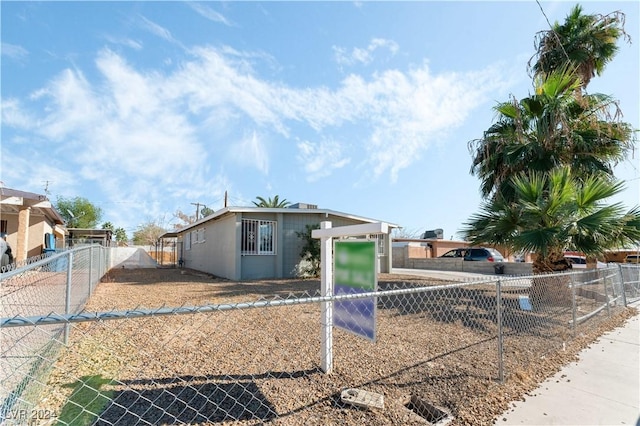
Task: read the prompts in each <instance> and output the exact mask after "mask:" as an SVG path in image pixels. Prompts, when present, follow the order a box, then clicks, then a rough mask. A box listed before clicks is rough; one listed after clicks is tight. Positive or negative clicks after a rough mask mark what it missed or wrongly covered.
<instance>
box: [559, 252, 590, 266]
mask: <svg viewBox="0 0 640 426" xmlns="http://www.w3.org/2000/svg"><path fill="white" fill-rule="evenodd" d="M564 258H565V259H567V260H568V261H569V262H570V263H571V267H572V268H573V269H586V268H587V258H586V256H581V255H579V254H575V253H565V254H564Z"/></svg>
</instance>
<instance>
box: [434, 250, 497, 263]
mask: <svg viewBox="0 0 640 426" xmlns="http://www.w3.org/2000/svg"><path fill="white" fill-rule="evenodd" d="M440 257H443V258H446V257H449V258H455V257H462V258H463V259H464V260H469V261H487V262H504V256H502V254H500V252H499V251H498V250H496V249H493V248H489V247H464V248H457V249H453V250H449V251H448V252H446V253H445V254H443V255H442V256H440Z"/></svg>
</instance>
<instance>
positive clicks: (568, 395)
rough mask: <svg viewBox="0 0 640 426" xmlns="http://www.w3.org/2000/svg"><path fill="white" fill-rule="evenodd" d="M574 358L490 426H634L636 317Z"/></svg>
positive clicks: (638, 361)
mask: <svg viewBox="0 0 640 426" xmlns="http://www.w3.org/2000/svg"><path fill="white" fill-rule="evenodd" d="M630 306H633V307H636V308H638V307H640V302H636V303H634V304H631V305H630ZM579 357H580V359H579V360H578V362H572V363H571V364H569V365H567V366H565V367H564V368H563V369H562V370H561V371H560V372H558V373H557V374H556V375H555V376H553V377H551V378H549V379H547V380H546V381H545V382H543V383H542V384H541V385H540V386H539V387H538V388H537V389H536V390H534V391H532V392H531V395H535V396H528V397H527V398H526V401H517V402H515V403H513V407H514V408H511V409H509V410H507V412H505V413H504V414H503V415H501V416H498V417H497V418H496V419H495V423H494V424H495V425H637V426H640V315H636V316H635V317H633V318H631V319H629V320H627V322H626V323H625V325H624V326H622V327H620V328H616V329H615V330H612V331H610V332H608V333H606V334H604V335H602V336H601V337H600V338H599V339H598V341H597V342H595V343H593V344H592V345H591V346H590V347H589V348H587V349H584V350H583V351H582V352H580V354H579Z"/></svg>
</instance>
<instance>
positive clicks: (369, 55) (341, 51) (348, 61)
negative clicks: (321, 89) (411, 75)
mask: <svg viewBox="0 0 640 426" xmlns="http://www.w3.org/2000/svg"><path fill="white" fill-rule="evenodd" d="M378 49H387V50H388V52H389V53H390V54H391V56H393V55H395V54H396V53H397V52H398V50H399V46H398V43H396V42H395V41H393V40H386V39H383V38H374V39H372V40H371V42H370V43H369V45H368V46H367V47H365V48H361V47H354V48H353V49H351V52H349V50H348V49H346V48H344V47H339V46H333V53H334V58H335V60H336V62H337V63H338V64H340V65H349V66H351V65H356V64H363V65H368V64H369V63H371V62H372V61H373V59H374V57H373V54H374V53H375V51H376V50H378Z"/></svg>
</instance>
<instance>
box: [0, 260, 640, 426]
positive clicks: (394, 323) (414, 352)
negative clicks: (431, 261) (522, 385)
mask: <svg viewBox="0 0 640 426" xmlns="http://www.w3.org/2000/svg"><path fill="white" fill-rule="evenodd" d="M80 257H81V255H79V254H78V253H76V254H75V255H74V258H73V260H71V261H70V262H71V263H73V264H74V266H75V265H76V262H78V260H77V259H79V258H80ZM89 258H90V259H93V257H89ZM96 261H97V260H95V259H93V260H90V261H88V260H83V261H82V262H80V264H78V266H77V269H79V270H80V271H84V272H83V273H84V275H82V273H81V274H80V276H82V277H83V278H82V279H85V278H87V277H91V278H95V277H96V276H97V275H94V274H93V273H91V272H88V271H89V270H91V269H92V268H90V267H88V265H87V262H89V263H91V262H93V264H95V262H96ZM636 272H637V270H631V271H627V269H626V268H618V267H615V268H609V269H606V270H593V271H591V270H590V271H584V272H576V273H571V274H555V275H544V276H531V277H504V278H502V279H500V280H497V281H496V280H494V279H492V280H488V281H480V282H473V283H459V284H447V285H441V284H436V283H429V282H428V280H425V281H424V282H419V283H416V282H399V283H395V284H390V285H386V286H384V287H383V288H380V289H379V291H377V292H375V293H366V294H362V295H341V296H327V297H321V296H319V294H298V295H291V296H289V297H285V298H279V297H269V298H266V299H262V300H259V301H252V302H238V301H234V302H230V303H218V304H207V305H199V306H181V307H160V308H155V309H134V310H113V311H103V312H80V311H79V310H76V311H66V310H65V311H63V310H60V311H57V310H56V309H48V308H51V307H52V306H53V304H51V305H49V306H48V308H45V309H44V311H42V310H41V311H36V312H29V311H27V310H24V309H21V313H19V314H11V315H3V318H2V319H1V321H0V335H1V336H2V339H3V340H4V341H6V340H7V339H9V342H10V345H11V346H12V349H11V351H12V352H3V354H2V357H1V358H0V366H1V367H2V371H3V372H4V371H11V372H12V374H11V376H10V377H4V376H3V380H2V385H1V387H0V392H2V393H1V394H0V395H1V396H2V399H3V401H4V403H3V411H2V412H0V414H1V415H2V416H3V417H2V419H3V420H5V421H6V422H7V424H12V423H11V422H14V423H16V424H20V422H18V417H19V416H21V415H23V414H24V413H32V412H35V413H43V415H44V416H47V415H50V416H56V420H57V421H58V423H59V424H94V423H95V424H100V425H118V424H127V425H130V424H145V425H147V424H148V425H155V424H184V423H187V424H192V423H205V424H206V423H209V424H210V423H219V422H228V423H238V424H243V423H247V422H248V423H251V424H255V423H260V422H266V421H272V420H275V419H280V420H281V421H282V422H283V423H288V422H290V423H292V424H325V423H326V422H327V421H331V415H332V412H333V411H335V409H336V404H339V397H338V396H337V395H336V390H338V389H344V388H349V387H354V386H356V387H363V388H366V389H367V390H369V391H372V392H376V393H379V394H383V395H385V398H387V400H390V401H400V400H404V399H406V398H407V397H408V396H410V397H411V398H410V400H407V407H414V408H415V406H416V405H420V404H419V402H415V401H421V400H422V399H425V400H429V401H432V402H434V403H435V404H437V405H438V406H440V407H451V406H452V405H454V406H455V404H453V403H452V402H451V401H448V400H446V398H445V397H443V392H442V389H443V388H445V387H446V388H447V389H449V390H451V391H452V392H453V393H454V394H459V395H462V396H464V395H465V393H469V392H470V391H469V389H476V388H482V387H484V389H487V391H488V389H489V386H490V384H491V383H499V382H500V381H502V380H509V379H510V377H511V376H512V375H514V374H518V372H519V371H520V370H521V369H522V366H523V365H528V364H531V363H535V362H538V360H539V359H540V356H541V355H545V354H548V353H552V352H555V351H559V350H562V348H563V345H565V344H566V343H567V342H569V341H570V340H571V338H572V336H573V335H575V334H578V333H580V332H582V331H584V330H588V329H590V328H593V327H594V326H595V325H596V324H598V323H599V322H600V321H601V320H603V319H606V318H608V317H609V316H611V315H614V314H616V313H617V312H620V311H621V310H622V309H624V306H625V300H626V299H627V298H629V296H630V295H632V294H633V292H634V291H635V290H636V289H637V285H636V286H635V287H634V284H630V282H631V281H630V277H631V276H632V275H633V274H635V273H636ZM625 273H626V274H627V275H626V276H625ZM62 275H64V274H62ZM625 277H626V278H625ZM25 280H26V278H25ZM628 280H629V281H628ZM79 281H81V280H80V279H79ZM79 281H78V282H77V283H76V281H74V280H73V279H72V280H71V282H72V287H73V286H74V285H80V282H79ZM25 282H26V281H25ZM3 284H4V283H3ZM34 285H35V284H34ZM92 285H93V284H92ZM92 285H89V286H87V285H85V287H84V288H82V289H81V290H78V292H80V293H83V294H87V295H88V294H89V290H90V287H91V286H92ZM625 291H627V292H628V294H627V295H626V296H625ZM71 293H75V292H74V291H71ZM372 296H375V297H376V300H377V303H376V305H377V339H376V341H375V343H370V342H367V341H365V340H363V339H361V338H359V337H357V336H354V335H353V334H351V333H347V332H344V331H342V330H336V332H335V333H334V345H333V346H334V347H333V349H334V365H335V371H334V373H332V374H323V373H322V372H321V369H320V365H321V360H320V346H321V341H320V339H321V332H320V329H321V327H322V324H320V309H321V308H320V305H321V303H322V302H327V301H331V302H337V301H343V300H347V299H351V300H360V299H363V298H370V297H372ZM83 297H85V296H79V298H80V299H82V298H83ZM21 306H22V305H21ZM55 306H56V307H57V308H58V309H61V308H62V305H59V304H58V305H55ZM14 312H16V311H14ZM43 312H45V313H43ZM65 327H66V328H68V329H69V333H68V336H67V340H65V334H64V333H63V332H62V330H64V329H65ZM16 333H17V334H16ZM29 336H31V337H29ZM30 339H33V340H34V341H37V342H41V344H40V345H35V344H33V343H32V342H31V340H30ZM44 342H46V343H44ZM3 347H4V346H3ZM3 351H4V349H3ZM16 358H20V361H17V360H16ZM27 358H29V359H30V361H26V359H27ZM23 381H26V382H29V383H37V384H38V385H39V386H30V387H29V390H26V389H25V390H20V386H21V383H22V382H23ZM31 389H32V390H31ZM462 396H461V397H462ZM417 397H419V398H420V399H416V398H417ZM469 397H471V396H469ZM412 404H413V405H412ZM16 407H17V408H16ZM20 410H23V411H20ZM422 411H424V410H422ZM440 413H441V414H436V415H435V417H434V418H431V419H430V421H431V422H432V423H436V422H437V421H438V416H439V415H442V416H444V415H446V410H445V411H442V412H440ZM454 414H455V413H454ZM343 415H344V417H343V418H342V420H343V421H344V423H347V424H349V423H358V424H371V423H379V422H380V421H381V420H380V418H378V417H375V416H383V417H384V416H387V417H384V418H383V421H382V423H394V422H395V423H396V424H397V422H399V421H400V420H399V418H397V417H394V416H397V415H398V412H397V411H393V409H391V408H390V409H389V410H385V412H384V413H376V412H375V411H373V412H372V411H368V410H365V411H356V412H353V411H350V412H347V413H343Z"/></svg>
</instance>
